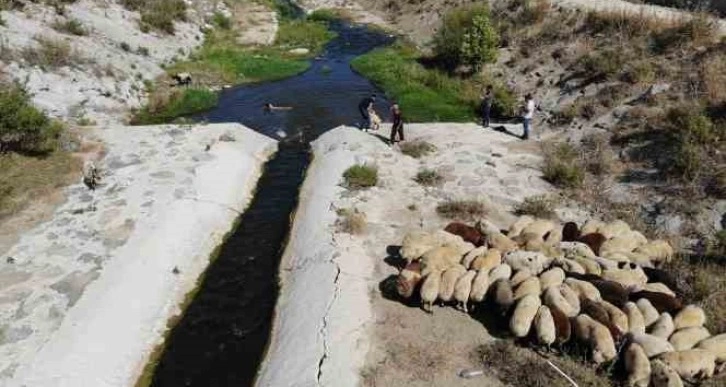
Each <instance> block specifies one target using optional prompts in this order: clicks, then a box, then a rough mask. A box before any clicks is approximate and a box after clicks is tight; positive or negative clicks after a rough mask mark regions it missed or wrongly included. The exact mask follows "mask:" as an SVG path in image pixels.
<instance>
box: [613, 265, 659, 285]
mask: <svg viewBox="0 0 726 387" xmlns="http://www.w3.org/2000/svg"><path fill="white" fill-rule="evenodd" d="M602 278H603V279H604V280H607V281H613V282H617V283H619V284H621V285H623V286H624V287H626V288H627V287H630V286H638V287H640V286H643V285H645V283H646V282H648V277H646V275H645V273H643V270H642V269H640V268H639V267H638V268H636V269H607V270H603V272H602Z"/></svg>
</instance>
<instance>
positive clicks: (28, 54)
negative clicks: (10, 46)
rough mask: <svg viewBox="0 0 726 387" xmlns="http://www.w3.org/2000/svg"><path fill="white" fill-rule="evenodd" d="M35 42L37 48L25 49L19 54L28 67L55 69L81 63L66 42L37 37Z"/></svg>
mask: <svg viewBox="0 0 726 387" xmlns="http://www.w3.org/2000/svg"><path fill="white" fill-rule="evenodd" d="M35 40H36V41H37V42H38V46H37V47H25V48H24V49H23V50H22V52H21V55H22V57H23V59H24V60H25V61H26V62H27V63H28V64H29V65H31V66H40V67H42V68H44V69H55V68H59V67H63V66H73V65H77V64H79V63H81V59H80V58H79V57H78V54H77V53H76V52H74V51H73V49H72V48H71V45H70V43H68V42H67V41H65V40H56V39H51V38H47V37H43V36H37V37H36V38H35Z"/></svg>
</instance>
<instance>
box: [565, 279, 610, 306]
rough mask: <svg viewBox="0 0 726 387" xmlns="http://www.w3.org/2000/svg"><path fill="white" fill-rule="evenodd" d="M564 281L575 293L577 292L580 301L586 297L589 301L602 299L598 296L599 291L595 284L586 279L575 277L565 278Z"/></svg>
mask: <svg viewBox="0 0 726 387" xmlns="http://www.w3.org/2000/svg"><path fill="white" fill-rule="evenodd" d="M565 283H566V284H567V286H569V287H570V288H572V290H574V291H575V293H577V296H578V297H579V298H580V301H582V300H586V299H587V300H590V301H600V300H601V299H602V297H601V296H600V291H599V290H597V288H596V287H595V285H593V284H591V283H589V282H587V281H581V280H578V279H575V278H566V279H565Z"/></svg>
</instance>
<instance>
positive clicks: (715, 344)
mask: <svg viewBox="0 0 726 387" xmlns="http://www.w3.org/2000/svg"><path fill="white" fill-rule="evenodd" d="M696 348H698V349H705V350H707V351H709V352H711V353H713V354H714V355H715V356H716V360H717V361H718V362H726V333H722V334H720V335H716V336H713V337H709V338H707V339H705V340H702V341H701V342H700V343H698V344H697V345H696Z"/></svg>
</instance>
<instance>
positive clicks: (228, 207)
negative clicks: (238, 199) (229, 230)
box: [180, 197, 242, 215]
mask: <svg viewBox="0 0 726 387" xmlns="http://www.w3.org/2000/svg"><path fill="white" fill-rule="evenodd" d="M180 200H191V201H194V202H200V203H208V204H214V205H217V206H220V207H222V208H224V209H225V210H229V211H232V212H234V213H235V214H237V215H242V211H240V210H238V209H236V208H234V207H231V206H228V205H226V204H222V203H217V202H215V201H212V200H204V199H199V198H189V197H184V198H180Z"/></svg>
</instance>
